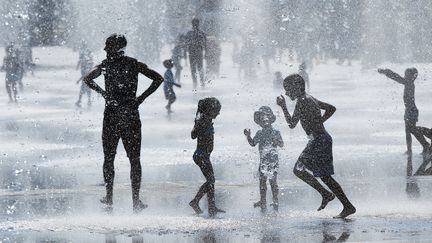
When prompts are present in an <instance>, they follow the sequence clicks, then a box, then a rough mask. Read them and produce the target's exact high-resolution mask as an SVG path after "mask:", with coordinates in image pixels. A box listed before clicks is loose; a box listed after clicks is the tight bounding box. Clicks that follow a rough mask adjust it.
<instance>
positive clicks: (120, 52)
mask: <svg viewBox="0 0 432 243" xmlns="http://www.w3.org/2000/svg"><path fill="white" fill-rule="evenodd" d="M126 45H127V41H126V38H125V37H124V36H123V35H117V34H113V35H111V36H110V37H108V38H107V39H106V42H105V49H104V50H105V51H106V53H107V58H106V59H105V60H103V61H102V63H101V64H99V65H97V66H96V67H95V69H94V70H93V71H91V72H90V73H89V74H88V75H87V76H86V77H84V82H85V83H86V84H87V85H88V86H89V87H90V88H91V89H93V90H95V91H96V92H98V93H100V94H101V95H102V96H103V97H104V98H105V111H104V120H103V129H102V144H103V150H104V165H103V174H104V180H105V186H106V196H105V197H104V198H103V199H102V200H101V202H102V203H104V204H106V205H108V206H112V203H113V184H114V158H115V154H116V150H117V145H118V142H119V140H120V138H121V139H122V142H123V146H124V148H125V150H126V153H127V156H128V158H129V161H130V164H131V173H130V177H131V181H132V199H133V209H134V211H135V212H139V211H141V210H142V209H144V208H146V207H147V205H145V204H144V203H142V202H141V200H140V199H139V191H140V187H141V163H140V152H141V120H140V116H139V112H138V107H139V105H140V104H141V103H143V101H144V100H145V99H146V98H147V97H148V96H149V95H151V94H152V93H153V92H154V91H156V89H157V88H158V87H159V86H160V85H161V84H162V82H163V78H162V76H161V75H160V74H158V73H157V72H155V71H153V70H151V69H149V68H148V67H147V65H145V64H144V63H141V62H139V61H137V60H136V59H134V58H131V57H128V56H125V55H124V48H125V47H126ZM138 73H142V74H144V75H145V76H146V77H148V78H150V79H152V80H153V82H152V84H151V85H150V87H149V88H148V89H147V90H146V91H144V93H142V94H141V95H140V96H138V97H136V92H137V86H138ZM101 74H104V76H105V90H103V89H102V88H101V87H99V85H97V84H96V83H95V82H94V81H93V79H95V78H97V77H99V76H100V75H101Z"/></svg>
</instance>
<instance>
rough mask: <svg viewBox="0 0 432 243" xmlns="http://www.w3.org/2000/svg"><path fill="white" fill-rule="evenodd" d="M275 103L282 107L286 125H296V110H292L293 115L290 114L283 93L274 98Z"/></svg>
mask: <svg viewBox="0 0 432 243" xmlns="http://www.w3.org/2000/svg"><path fill="white" fill-rule="evenodd" d="M276 103H277V104H278V105H279V106H280V107H281V108H282V111H283V113H284V116H285V120H286V122H287V123H288V126H289V127H290V128H291V129H292V128H294V127H296V126H297V123H298V122H299V120H300V119H299V116H298V115H297V112H296V110H294V114H293V116H291V115H290V113H289V111H288V108H287V106H286V102H285V98H284V97H283V95H281V96H278V97H277V99H276Z"/></svg>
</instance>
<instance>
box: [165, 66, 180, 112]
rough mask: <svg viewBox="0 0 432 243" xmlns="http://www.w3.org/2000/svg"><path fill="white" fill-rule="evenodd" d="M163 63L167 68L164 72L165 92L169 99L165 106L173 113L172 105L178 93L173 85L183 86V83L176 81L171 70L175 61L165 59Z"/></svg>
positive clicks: (166, 97)
mask: <svg viewBox="0 0 432 243" xmlns="http://www.w3.org/2000/svg"><path fill="white" fill-rule="evenodd" d="M163 65H164V67H165V68H166V69H167V70H166V71H165V74H164V94H165V99H167V100H168V104H167V105H166V106H165V108H166V109H167V112H168V114H169V113H172V110H171V105H172V104H173V103H174V101H175V100H176V94H175V93H174V89H173V86H174V85H175V86H177V87H179V88H181V85H180V84H177V83H176V82H175V81H174V75H173V73H172V71H171V69H172V68H173V67H174V63H173V61H172V60H165V61H163Z"/></svg>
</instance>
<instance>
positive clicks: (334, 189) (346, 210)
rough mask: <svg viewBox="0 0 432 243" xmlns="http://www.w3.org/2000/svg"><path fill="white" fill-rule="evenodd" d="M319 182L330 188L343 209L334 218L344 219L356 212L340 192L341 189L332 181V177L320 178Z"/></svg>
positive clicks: (341, 191) (342, 192)
mask: <svg viewBox="0 0 432 243" xmlns="http://www.w3.org/2000/svg"><path fill="white" fill-rule="evenodd" d="M321 180H322V181H323V182H324V183H325V184H326V185H327V186H328V187H329V188H330V190H331V191H332V192H333V193H334V195H336V197H337V198H338V199H339V201H340V202H341V203H342V205H343V207H344V208H343V210H342V212H341V213H340V214H339V215H338V216H336V217H337V218H346V217H347V216H348V215H351V214H353V213H355V212H356V209H355V207H354V205H352V204H351V202H350V201H349V200H348V198H347V197H346V195H345V193H344V191H343V190H342V187H341V186H340V185H339V183H338V182H337V181H336V180H335V179H333V177H331V176H323V177H321Z"/></svg>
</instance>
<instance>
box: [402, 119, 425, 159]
mask: <svg viewBox="0 0 432 243" xmlns="http://www.w3.org/2000/svg"><path fill="white" fill-rule="evenodd" d="M423 129H424V128H423ZM423 129H422V128H421V127H416V124H415V122H414V123H413V122H409V121H405V135H406V142H407V151H408V153H412V138H411V134H412V135H414V137H415V138H416V139H417V141H418V142H419V143H420V144H421V145H422V147H423V152H427V150H428V148H429V146H430V144H429V143H428V142H427V141H426V139H425V138H424V136H423V134H422V132H423Z"/></svg>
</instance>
